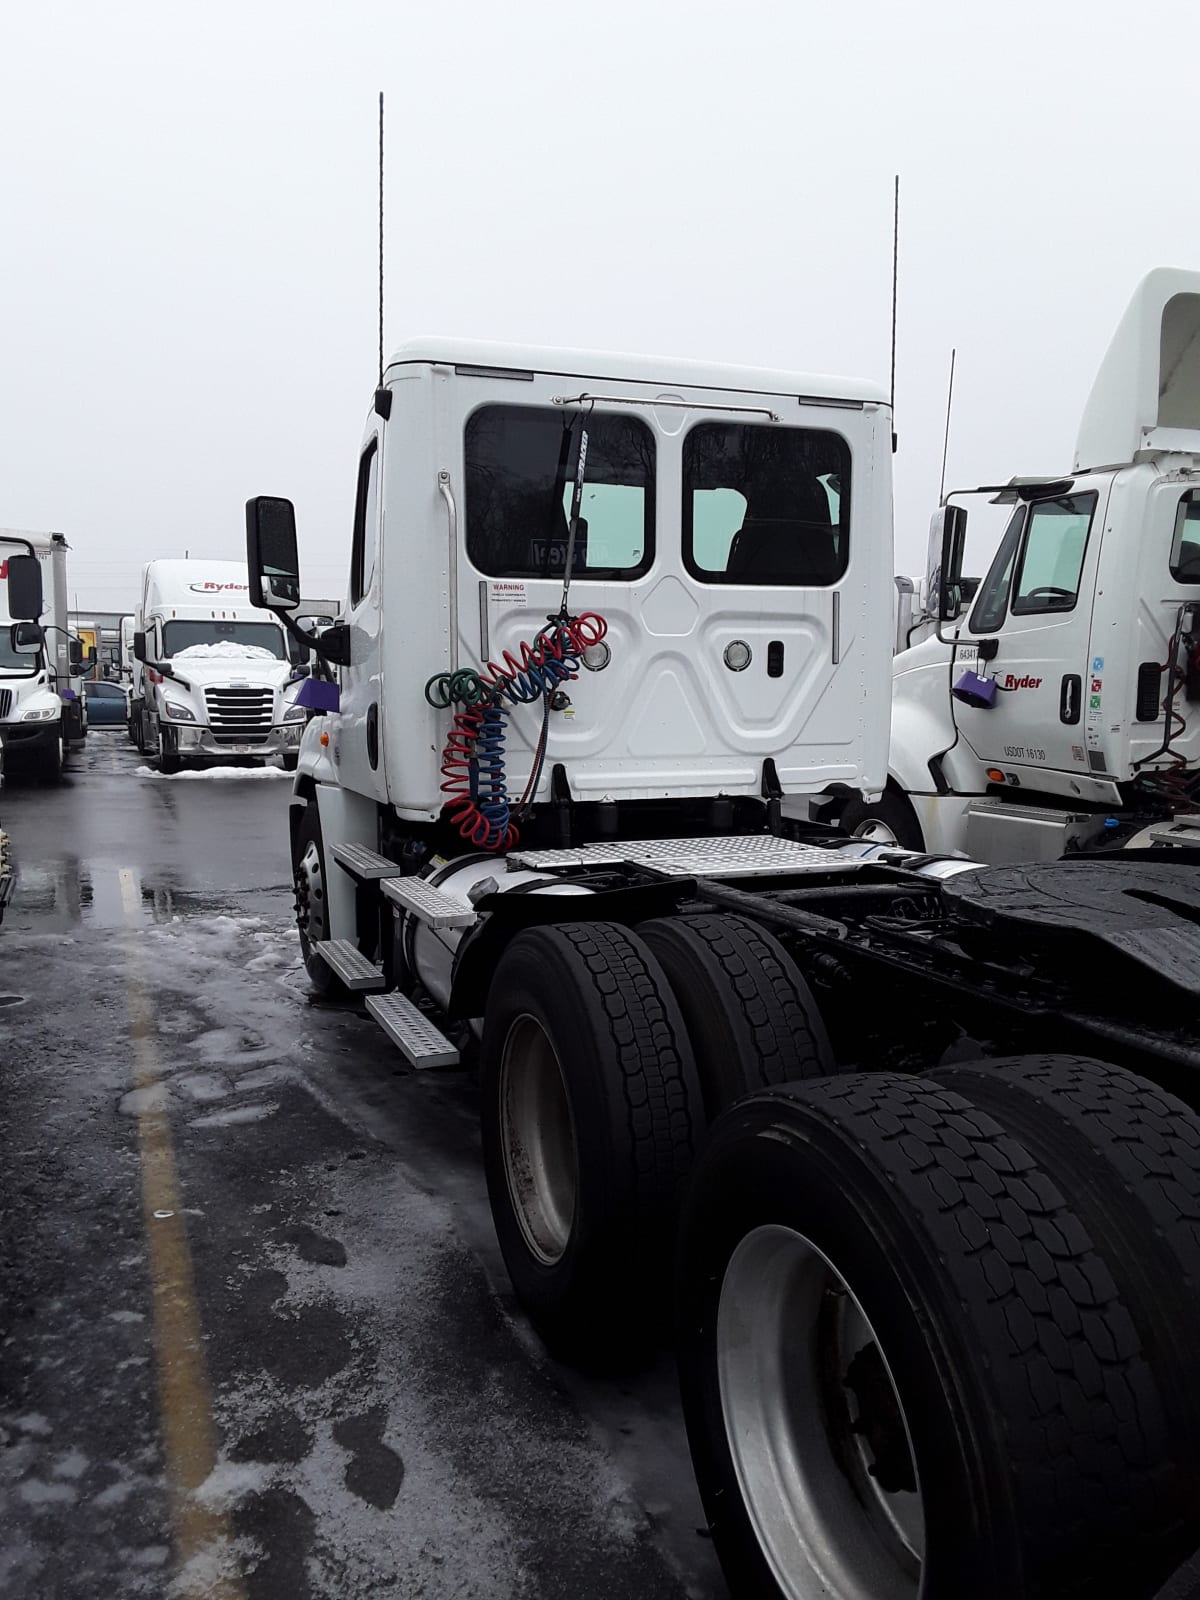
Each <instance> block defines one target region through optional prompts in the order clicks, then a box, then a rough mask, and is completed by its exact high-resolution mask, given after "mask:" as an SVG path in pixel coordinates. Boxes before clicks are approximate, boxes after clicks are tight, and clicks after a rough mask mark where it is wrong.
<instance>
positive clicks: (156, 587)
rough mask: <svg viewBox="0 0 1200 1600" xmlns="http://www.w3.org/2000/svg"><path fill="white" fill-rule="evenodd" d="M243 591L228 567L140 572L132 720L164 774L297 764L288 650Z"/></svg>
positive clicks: (181, 565)
mask: <svg viewBox="0 0 1200 1600" xmlns="http://www.w3.org/2000/svg"><path fill="white" fill-rule="evenodd" d="M247 593H248V590H247V583H246V571H245V568H244V567H239V566H236V565H235V564H232V563H222V562H206V561H174V560H162V561H152V562H150V563H149V564H148V566H147V567H146V569H145V571H144V573H143V583H142V610H141V614H140V617H139V619H138V626H137V629H136V630H135V632H134V635H133V645H134V654H135V657H136V660H137V663H138V671H137V672H136V673H135V675H134V696H133V699H132V701H131V707H130V720H131V723H132V725H133V732H134V742H135V743H136V744H137V745H138V748H139V749H140V750H141V751H142V753H143V754H146V755H152V756H155V757H156V758H157V760H158V763H159V766H160V768H161V769H162V770H163V771H165V772H174V771H178V770H179V768H180V767H182V766H184V765H196V764H199V763H202V762H206V761H211V760H214V759H217V760H220V759H228V758H229V757H231V756H250V757H256V758H259V759H262V760H267V759H270V758H271V757H273V756H280V757H282V758H283V761H284V764H285V765H287V766H294V765H295V763H296V756H297V752H298V749H299V744H300V734H301V731H302V729H303V727H304V721H305V713H304V711H303V709H301V708H298V707H297V706H296V705H295V697H296V684H297V682H298V681H299V680H298V678H297V676H296V671H295V662H294V659H293V658H294V652H293V651H292V650H290V648H289V643H288V638H287V635H286V634H285V632H284V630H283V628H282V627H281V626H280V625H279V623H278V622H277V621H274V620H268V619H265V618H263V617H262V616H261V615H255V614H254V613H253V612H252V611H251V610H250V608H249V606H248V604H247Z"/></svg>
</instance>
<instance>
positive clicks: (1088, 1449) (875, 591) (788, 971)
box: [247, 342, 1200, 1600]
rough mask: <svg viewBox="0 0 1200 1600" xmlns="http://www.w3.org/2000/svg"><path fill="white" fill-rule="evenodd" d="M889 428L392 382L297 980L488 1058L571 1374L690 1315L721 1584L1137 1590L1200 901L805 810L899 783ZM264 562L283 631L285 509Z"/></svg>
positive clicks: (1171, 1426)
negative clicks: (990, 863) (870, 833)
mask: <svg viewBox="0 0 1200 1600" xmlns="http://www.w3.org/2000/svg"><path fill="white" fill-rule="evenodd" d="M891 423H892V419H891V415H890V411H889V407H888V405H887V401H886V396H885V395H884V393H883V392H882V391H881V390H880V389H879V388H878V387H876V386H875V385H872V384H869V383H860V382H854V381H849V380H843V379H834V378H827V377H820V378H818V377H813V376H807V375H803V374H783V373H775V372H762V371H747V370H738V369H730V368H723V367H713V366H701V365H693V364H690V363H684V362H669V361H661V362H656V361H650V360H647V359H644V358H642V359H639V358H636V357H629V356H602V355H596V354H593V353H589V352H586V351H578V350H570V351H545V350H530V349H511V348H507V347H494V346H478V345H471V344H463V343H454V342H421V343H416V344H412V345H408V346H406V347H404V348H403V349H402V350H401V351H400V352H399V353H398V355H397V356H396V357H395V358H394V359H393V361H392V363H391V364H390V366H389V367H388V368H387V370H386V372H385V374H384V376H383V381H382V383H381V386H380V388H379V390H378V391H377V393H376V396H375V402H374V406H373V407H372V410H371V412H370V414H369V416H368V419H367V426H366V430H365V433H364V437H363V444H362V453H361V456H360V459H359V465H358V484H357V497H356V511H355V520H354V529H353V540H352V549H351V563H350V582H349V592H348V596H347V601H346V607H345V613H344V621H343V622H342V623H340V624H337V625H335V626H334V627H332V628H327V629H326V630H324V632H323V633H322V634H320V635H316V634H312V635H309V636H306V637H305V639H304V643H306V644H307V645H310V646H311V647H312V648H314V649H315V651H316V652H317V654H318V655H319V656H320V657H321V658H322V659H323V660H324V661H325V663H326V664H327V665H328V666H329V667H330V669H331V670H332V669H336V673H337V677H336V681H330V680H328V679H318V678H316V677H315V676H314V677H312V678H310V679H309V680H307V682H306V684H305V686H304V690H303V691H302V696H303V699H304V700H305V702H306V704H307V705H308V707H309V709H310V711H311V712H312V713H313V715H312V718H311V720H310V722H309V724H308V726H307V728H306V730H305V733H304V738H303V741H302V744H301V751H300V765H299V770H298V772H297V774H296V782H295V789H294V793H293V800H292V807H291V842H292V861H293V871H294V877H295V890H296V906H297V924H298V928H299V933H300V943H301V950H302V952H303V955H304V959H305V962H306V965H307V967H308V971H309V974H310V976H311V978H312V981H313V983H314V985H315V986H316V987H317V988H318V989H319V990H321V991H322V992H324V993H325V994H327V995H335V994H336V995H340V996H341V997H343V998H350V997H352V996H360V995H361V996H365V1003H366V1007H367V1011H368V1012H369V1014H370V1015H371V1016H373V1017H374V1018H375V1019H376V1020H377V1022H378V1023H379V1025H380V1026H381V1028H382V1029H383V1031H384V1032H385V1034H386V1035H387V1036H388V1037H389V1038H390V1039H392V1040H393V1041H394V1042H395V1043H396V1044H397V1046H398V1047H399V1049H400V1050H401V1052H402V1053H403V1055H404V1056H405V1057H406V1059H407V1060H408V1062H409V1063H410V1064H411V1065H412V1066H413V1067H414V1068H422V1069H423V1068H429V1067H437V1066H449V1065H452V1064H454V1063H456V1062H459V1061H461V1060H463V1059H464V1058H465V1059H466V1060H467V1061H469V1062H470V1063H471V1064H472V1065H474V1064H476V1063H477V1064H478V1068H479V1073H480V1119H481V1133H482V1145H483V1155H484V1164H485V1168H486V1174H487V1181H488V1190H489V1195H490V1198H491V1204H492V1212H493V1217H494V1220H495V1226H496V1232H497V1237H498V1239H499V1241H500V1246H501V1249H502V1252H503V1256H504V1260H505V1263H506V1265H507V1268H508V1271H509V1275H510V1277H511V1279H512V1283H513V1286H514V1289H515V1292H516V1295H517V1297H518V1299H519V1301H520V1302H521V1304H522V1306H523V1307H524V1308H525V1310H526V1311H527V1312H528V1314H529V1316H530V1318H531V1319H532V1321H533V1322H534V1324H535V1326H536V1327H537V1329H538V1330H539V1332H540V1333H541V1334H542V1336H543V1338H544V1339H545V1340H546V1341H547V1343H548V1344H549V1345H550V1347H551V1348H552V1349H553V1350H555V1351H556V1352H557V1353H558V1354H559V1355H560V1356H562V1357H564V1358H566V1359H570V1360H575V1361H579V1362H583V1363H587V1364H588V1365H591V1366H618V1367H619V1366H621V1365H623V1364H624V1365H627V1364H629V1363H630V1362H634V1361H636V1360H639V1359H646V1358H648V1357H649V1356H652V1355H653V1353H654V1351H655V1349H656V1347H657V1344H658V1342H659V1340H660V1339H661V1337H662V1336H663V1333H664V1330H665V1328H666V1327H667V1325H668V1324H669V1320H670V1319H669V1316H668V1314H667V1312H668V1305H669V1300H670V1294H669V1288H670V1285H671V1284H672V1282H674V1283H675V1285H676V1290H677V1293H676V1305H675V1316H676V1324H675V1326H676V1330H677V1334H676V1342H677V1351H678V1359H679V1366H680V1377H681V1386H682V1393H683V1400H684V1408H685V1414H686V1420H687V1426H688V1434H689V1440H690V1443H691V1447H692V1456H693V1461H694V1462H695V1466H696V1472H697V1477H698V1481H699V1484H700V1489H701V1494H702V1497H703V1500H704V1505H705V1509H706V1513H707V1516H708V1520H709V1526H710V1528H711V1532H712V1536H713V1539H714V1541H715V1543H716V1548H717V1551H718V1553H719V1555H720V1558H721V1561H722V1564H723V1566H724V1567H725V1570H726V1572H727V1574H728V1576H729V1580H730V1588H731V1591H732V1592H733V1593H734V1594H737V1595H754V1596H756V1597H762V1600H818V1597H820V1600H830V1597H832V1600H897V1597H904V1600H918V1597H919V1596H930V1597H932V1596H933V1595H934V1594H935V1593H936V1594H939V1595H945V1596H954V1597H958V1596H968V1595H969V1596H971V1597H972V1600H1035V1597H1039V1596H1047V1597H1048V1596H1050V1595H1058V1594H1064V1593H1067V1592H1069V1593H1071V1594H1072V1595H1074V1596H1076V1597H1077V1600H1084V1597H1086V1600H1102V1597H1113V1596H1116V1595H1120V1596H1121V1597H1122V1600H1149V1596H1150V1595H1151V1593H1152V1592H1153V1589H1154V1588H1155V1587H1156V1586H1157V1583H1158V1581H1159V1580H1160V1578H1161V1577H1162V1575H1163V1574H1164V1573H1165V1571H1166V1570H1168V1569H1169V1567H1170V1566H1171V1565H1173V1564H1174V1563H1175V1562H1176V1561H1177V1560H1178V1559H1179V1558H1180V1557H1181V1556H1182V1555H1183V1554H1184V1553H1185V1551H1186V1549H1187V1547H1188V1545H1189V1544H1193V1545H1194V1544H1195V1543H1196V1542H1197V1540H1198V1539H1200V1507H1198V1506H1197V1502H1196V1495H1195V1485H1196V1482H1197V1481H1200V1380H1198V1377H1197V1373H1198V1370H1200V1369H1198V1368H1197V1364H1196V1362H1195V1360H1194V1359H1193V1358H1192V1356H1191V1354H1190V1352H1191V1350H1192V1345H1193V1343H1194V1339H1193V1330H1194V1328H1195V1327H1196V1326H1197V1325H1198V1322H1200V1119H1198V1118H1197V1116H1196V1114H1195V1112H1194V1110H1193V1109H1192V1108H1191V1106H1190V1105H1188V1104H1184V1103H1183V1102H1182V1101H1181V1100H1179V1099H1177V1098H1175V1097H1174V1096H1173V1095H1172V1094H1171V1093H1169V1092H1167V1091H1168V1087H1169V1088H1171V1089H1174V1090H1175V1091H1177V1092H1180V1091H1182V1092H1183V1093H1185V1094H1187V1095H1188V1097H1189V1099H1190V1101H1191V1103H1192V1105H1194V1104H1195V1102H1196V1100H1198V1099H1200V1089H1198V1087H1197V1083H1196V1081H1195V1079H1196V1074H1197V1072H1200V1023H1198V1021H1197V1018H1198V1016H1200V1006H1198V1005H1197V1000H1198V999H1200V939H1198V938H1197V929H1196V925H1197V921H1200V915H1198V912H1200V906H1198V903H1197V894H1196V889H1195V886H1194V882H1193V880H1194V876H1195V874H1194V869H1193V868H1192V867H1190V866H1188V865H1186V864H1181V863H1180V861H1179V859H1178V856H1177V855H1176V854H1172V853H1170V852H1167V853H1163V852H1155V851H1144V852H1140V853H1139V854H1138V857H1137V859H1134V857H1133V856H1132V855H1122V856H1120V857H1119V858H1118V857H1113V858H1106V859H1104V860H1103V861H1100V862H1096V861H1086V862H1082V863H1078V864H1065V865H1058V864H1056V865H1054V866H1048V867H1045V868H1042V869H1041V873H1040V876H1036V877H1034V878H1030V876H1029V875H1028V873H1025V872H1023V873H1021V874H1020V875H1018V878H1017V881H1014V874H1013V872H1012V871H1010V870H1008V869H1003V868H998V869H980V868H979V867H977V866H976V865H974V864H972V863H969V862H963V861H949V862H947V861H944V860H942V861H937V860H930V859H929V858H927V857H925V856H919V855H914V854H911V853H909V852H905V851H902V850H898V849H896V848H894V847H891V846H880V845H877V844H874V843H871V842H868V841H862V840H855V839H851V838H849V837H848V836H847V835H846V834H844V833H839V832H837V831H836V830H834V829H831V828H822V827H819V826H815V825H813V824H810V823H806V822H804V823H802V822H799V821H793V820H789V815H788V814H785V812H784V807H783V802H784V800H785V798H791V799H792V800H793V801H795V800H797V799H799V800H804V799H807V800H809V801H810V802H814V803H818V804H824V805H827V806H828V805H832V804H835V803H839V802H840V801H841V800H842V799H844V797H845V796H846V795H847V794H850V795H854V796H859V797H868V798H869V797H872V796H875V795H878V794H879V792H880V791H881V790H882V789H883V787H884V783H885V780H886V757H887V732H888V692H887V691H888V683H889V665H890V656H891V643H892V638H893V617H892V596H893V593H894V585H893V579H892V555H891V494H890V473H891V444H892V426H891ZM247 549H248V557H249V576H250V584H251V598H252V600H253V602H254V603H255V604H257V605H261V606H263V607H265V608H266V609H267V610H269V611H272V612H273V613H274V614H275V615H277V616H278V617H279V618H281V619H283V620H285V622H286V623H287V625H288V626H289V628H294V627H295V626H296V625H295V622H294V618H295V616H296V614H297V613H298V612H299V611H300V608H301V604H302V602H301V595H302V593H303V590H302V588H301V581H300V572H299V564H298V560H297V555H296V529H295V515H294V510H293V508H292V506H291V504H290V502H288V501H285V500H277V499H266V498H264V499H260V500H254V501H251V502H250V504H249V505H248V507H247ZM297 631H299V630H297ZM789 809H790V810H791V811H792V812H793V814H794V807H793V808H789ZM1164 854H1165V855H1166V859H1165V860H1164V859H1163V856H1164ZM1134 891H1136V894H1135V892H1134ZM1098 900H1100V901H1103V902H1104V912H1103V914H1102V915H1101V914H1099V913H1098V911H1097V908H1096V902H1097V901H1098ZM1130 993H1137V995H1138V996H1139V1000H1140V1003H1139V1005H1138V1006H1137V1007H1136V1008H1132V1007H1131V1006H1130V1004H1129V1001H1128V996H1129V995H1130ZM1048 1051H1049V1052H1053V1054H1049V1055H1048V1054H1046V1053H1045V1052H1048ZM1106 1054H1107V1058H1108V1060H1112V1059H1113V1058H1114V1056H1115V1057H1116V1058H1117V1059H1118V1060H1119V1062H1120V1065H1119V1066H1110V1065H1107V1064H1105V1061H1104V1060H1103V1059H1096V1058H1098V1057H1099V1058H1103V1057H1104V1056H1105V1055H1106ZM1130 1068H1132V1069H1134V1071H1131V1070H1129V1069H1130ZM1135 1071H1140V1072H1142V1073H1143V1074H1145V1076H1135V1075H1134V1073H1135ZM1156 1078H1157V1080H1158V1081H1157V1082H1154V1081H1151V1080H1153V1079H1156ZM673 1254H674V1256H675V1258H676V1261H675V1265H674V1266H673V1263H672V1256H673Z"/></svg>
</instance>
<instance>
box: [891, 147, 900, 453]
mask: <svg viewBox="0 0 1200 1600" xmlns="http://www.w3.org/2000/svg"><path fill="white" fill-rule="evenodd" d="M899 276H900V174H899V173H897V174H896V188H895V194H894V197H893V200H892V380H891V386H890V389H889V401H890V404H891V408H892V453H893V455H894V454H895V451H896V290H897V287H898V284H899Z"/></svg>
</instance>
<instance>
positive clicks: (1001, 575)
mask: <svg viewBox="0 0 1200 1600" xmlns="http://www.w3.org/2000/svg"><path fill="white" fill-rule="evenodd" d="M970 493H974V494H977V495H986V496H987V497H988V498H989V499H990V500H991V501H992V502H993V503H997V502H999V503H1004V504H1007V505H1009V506H1011V514H1010V517H1009V521H1008V524H1007V527H1006V529H1005V532H1004V534H1003V537H1002V539H1001V541H1000V545H999V548H998V549H997V551H996V554H995V557H994V559H993V561H992V563H991V567H990V569H989V570H988V572H987V574H986V576H985V577H984V579H983V582H982V583H981V585H980V586H979V589H978V592H977V593H976V594H975V595H974V596H973V598H972V599H971V600H970V601H969V602H968V601H967V600H966V599H965V598H964V597H962V596H961V595H960V594H957V593H955V592H954V590H955V587H956V585H957V583H958V574H957V572H955V573H953V574H951V575H950V576H951V578H952V580H953V581H952V583H951V594H952V597H953V598H952V601H951V605H950V606H949V607H948V610H949V612H950V613H951V614H949V615H944V616H943V617H942V619H941V623H940V626H939V627H938V629H937V633H936V634H935V635H933V636H931V637H928V638H926V639H925V640H923V641H922V642H921V643H920V644H919V645H917V646H915V647H914V648H913V649H911V650H908V651H905V652H902V653H901V654H899V655H898V656H897V657H896V659H895V662H894V666H893V710H892V749H891V759H890V778H889V792H888V794H887V795H886V796H885V797H884V799H883V801H882V803H881V804H880V805H879V806H877V807H876V808H874V809H873V810H872V809H870V808H868V809H867V810H866V811H865V812H863V811H859V810H852V811H851V812H850V816H849V820H850V821H851V822H852V823H855V824H857V827H858V830H859V831H866V830H868V829H873V830H875V831H878V829H879V827H880V825H881V824H884V825H886V824H887V822H888V821H889V820H890V821H891V822H892V823H893V827H892V829H891V831H892V832H893V833H894V835H895V837H896V838H897V839H898V840H899V841H900V842H902V843H904V844H910V845H913V846H914V847H916V848H929V849H933V850H944V849H961V850H964V851H966V852H967V853H968V854H970V855H972V856H974V857H975V858H976V859H985V860H989V861H997V862H1003V861H1019V860H1030V859H1050V858H1053V857H1056V856H1058V855H1061V854H1062V853H1063V851H1064V850H1067V849H1081V848H1094V847H1100V846H1106V845H1116V844H1128V843H1132V842H1134V841H1137V842H1139V843H1146V842H1148V841H1149V836H1150V835H1149V832H1148V831H1147V830H1151V831H1154V832H1156V833H1160V832H1163V831H1164V830H1170V829H1175V830H1176V831H1178V830H1179V829H1182V830H1183V832H1184V833H1185V834H1186V835H1187V836H1188V838H1189V840H1191V841H1192V842H1195V841H1200V831H1198V830H1197V829H1195V828H1192V827H1190V826H1189V824H1188V822H1187V818H1188V817H1189V816H1191V815H1193V814H1194V813H1195V812H1196V811H1197V808H1198V807H1200V274H1196V273H1187V272H1177V271H1169V270H1165V269H1160V270H1159V271H1156V272H1153V273H1151V274H1150V275H1149V276H1148V277H1147V278H1146V279H1145V280H1144V282H1143V283H1142V284H1141V286H1140V287H1139V289H1138V291H1137V293H1136V294H1135V295H1134V298H1133V301H1132V303H1131V305H1130V307H1129V309H1128V311H1127V312H1126V314H1125V317H1124V318H1123V320H1122V322H1121V324H1120V326H1119V327H1118V329H1117V332H1116V334H1115V336H1114V338H1113V342H1112V345H1111V347H1110V349H1109V352H1108V354H1107V356H1106V357H1105V360H1104V363H1103V364H1102V366H1101V368H1100V371H1099V373H1098V375H1097V378H1096V381H1095V384H1094V386H1093V390H1092V394H1091V398H1090V399H1089V401H1088V405H1087V408H1086V410H1085V413H1084V418H1083V422H1082V424H1081V428H1080V434H1079V440H1078V443H1077V446H1076V451H1075V460H1074V464H1073V467H1072V470H1071V471H1070V473H1067V474H1063V475H1062V476H1061V477H1060V478H1057V479H1036V478H1025V479H1022V478H1015V479H1013V480H1011V481H1010V482H1009V483H1007V484H1005V485H1003V486H998V487H993V488H990V489H982V490H977V491H971V492H970ZM951 498H952V499H953V500H956V501H961V500H963V499H967V498H968V496H965V495H960V496H952V497H951ZM962 510H963V511H964V513H965V510H966V508H965V507H963V508H962ZM935 523H936V524H937V528H936V530H935V534H934V537H933V539H932V540H931V556H930V568H931V571H932V570H934V569H935V568H936V566H937V564H938V562H939V561H940V559H941V518H940V517H939V518H937V519H935ZM962 547H963V546H962V544H961V542H960V549H961V548H962ZM966 548H969V544H967V545H966ZM931 592H933V593H936V588H931ZM1155 842H1161V841H1158V840H1157V839H1156V841H1155Z"/></svg>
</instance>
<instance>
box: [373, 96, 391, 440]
mask: <svg viewBox="0 0 1200 1600" xmlns="http://www.w3.org/2000/svg"><path fill="white" fill-rule="evenodd" d="M375 410H376V412H377V413H378V415H379V416H381V417H382V418H383V419H384V421H385V422H386V421H387V419H388V417H390V416H391V414H392V394H391V390H390V389H385V388H384V387H383V90H382V89H381V90H380V91H379V384H378V386H377V387H376V390H375Z"/></svg>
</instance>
